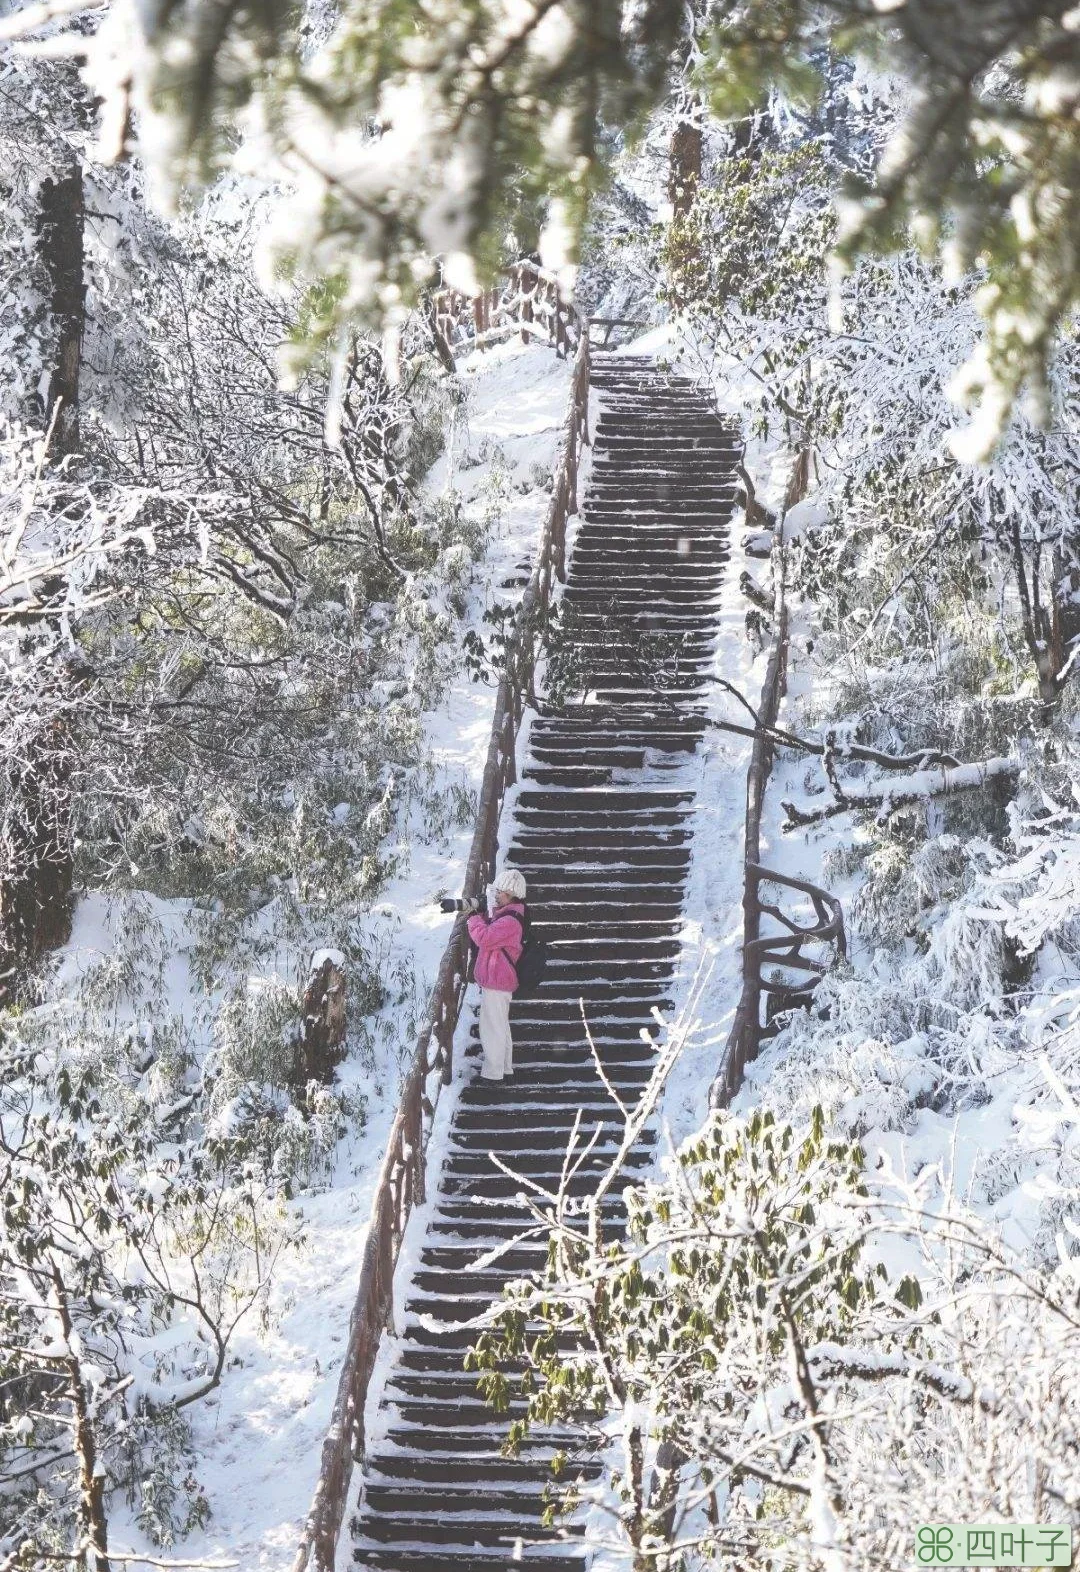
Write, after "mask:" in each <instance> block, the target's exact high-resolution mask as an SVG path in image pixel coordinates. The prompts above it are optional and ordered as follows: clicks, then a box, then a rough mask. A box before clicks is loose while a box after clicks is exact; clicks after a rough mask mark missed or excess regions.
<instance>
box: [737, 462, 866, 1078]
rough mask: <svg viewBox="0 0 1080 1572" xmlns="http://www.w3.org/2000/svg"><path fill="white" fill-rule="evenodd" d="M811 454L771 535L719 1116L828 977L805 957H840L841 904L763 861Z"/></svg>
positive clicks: (815, 961)
mask: <svg viewBox="0 0 1080 1572" xmlns="http://www.w3.org/2000/svg"><path fill="white" fill-rule="evenodd" d="M810 458H811V451H810V449H809V448H808V447H803V448H801V449H800V450H799V453H798V456H797V457H796V460H795V467H794V469H793V471H792V475H791V479H790V481H789V482H788V488H787V492H786V493H785V496H784V506H783V510H782V512H781V515H780V520H779V523H778V524H777V528H776V536H775V539H774V541H773V547H772V575H773V625H774V627H775V628H776V640H775V643H774V644H773V648H772V653H771V654H770V656H769V664H768V668H767V669H766V672H765V683H764V686H763V687H762V690H761V703H760V705H759V706H758V724H759V727H760V729H759V731H758V732H757V735H756V736H755V738H754V745H753V749H752V751H751V754H750V767H749V769H748V770H747V772H746V832H745V841H744V882H743V951H742V954H743V985H742V993H741V995H740V998H739V1003H738V1005H737V1007H736V1010H735V1020H734V1022H733V1024H732V1028H731V1032H730V1034H729V1036H728V1040H727V1044H726V1046H725V1048H724V1057H723V1059H722V1060H721V1063H720V1069H719V1070H718V1071H717V1074H716V1078H715V1080H714V1081H713V1083H712V1088H711V1090H710V1094H709V1101H710V1103H711V1104H712V1106H713V1107H714V1108H723V1107H726V1105H727V1104H728V1103H729V1102H730V1101H731V1099H732V1097H734V1095H735V1093H736V1092H737V1091H738V1089H739V1086H740V1084H741V1082H742V1077H743V1070H744V1069H745V1067H746V1065H747V1064H748V1063H749V1062H750V1061H751V1060H752V1059H753V1058H754V1056H755V1055H756V1053H757V1051H758V1049H759V1047H760V1046H761V1041H762V1038H763V1037H765V1036H766V1035H768V1034H769V1033H770V1031H772V1030H773V1028H772V1024H771V1023H772V1018H773V1016H774V1015H775V1014H776V1013H777V1011H778V1010H782V1009H785V1008H787V1009H791V1008H794V1007H795V1006H796V1005H798V1004H805V1003H806V1001H807V999H808V998H809V996H810V994H811V993H812V992H813V989H814V988H815V987H816V986H817V983H818V982H819V980H820V978H821V976H822V975H823V973H824V972H825V971H826V970H827V969H828V968H827V966H826V965H825V964H823V963H822V962H821V961H820V960H818V959H815V958H812V957H810V956H808V955H807V954H806V951H807V950H808V949H811V948H820V947H821V946H823V945H827V944H831V945H832V946H833V947H834V951H835V954H836V956H837V957H842V956H843V955H844V954H845V935H844V918H843V913H842V911H841V909H840V903H839V901H838V900H836V898H835V897H834V896H832V895H830V894H829V893H828V891H827V890H822V889H819V888H818V886H817V885H816V884H811V883H809V882H808V881H807V880H805V879H793V878H789V877H788V875H786V874H782V873H776V872H775V871H773V870H770V869H768V868H764V867H762V865H761V862H760V860H759V859H760V854H761V810H762V806H763V804H764V800H765V786H766V783H767V782H768V779H769V772H770V770H771V769H772V760H773V744H772V740H771V738H770V737H769V735H768V733H769V731H771V729H772V728H773V727H774V726H775V725H776V717H777V715H778V713H779V710H780V700H781V699H782V698H783V696H784V693H785V692H786V676H787V653H788V607H787V598H786V571H785V570H786V563H785V553H784V518H785V516H786V514H787V513H788V511H789V509H791V508H793V507H794V506H795V504H796V503H797V502H800V501H801V500H802V498H803V497H804V496H805V495H806V490H807V486H808V484H809V480H810ZM765 883H769V884H775V885H780V886H783V887H784V888H787V889H792V890H797V891H799V892H800V893H801V894H802V895H805V896H809V898H810V900H811V903H812V905H813V908H814V920H813V922H812V923H811V924H810V925H809V926H808V927H803V926H802V925H800V924H798V923H797V922H795V921H793V920H792V919H791V918H790V917H787V916H785V915H784V913H783V912H781V910H780V908H779V906H778V905H776V904H775V903H769V902H763V901H762V898H761V886H762V884H765ZM763 916H768V917H770V918H771V919H773V920H774V921H776V922H779V924H780V925H781V927H782V928H785V929H786V930H787V932H786V933H784V934H780V935H765V936H764V937H763V936H762V933H761V919H762V917H763ZM769 961H771V962H772V963H773V964H774V965H775V966H776V967H777V968H778V970H777V971H776V972H775V973H773V974H771V975H764V974H763V972H762V964H763V963H766V962H769ZM788 970H794V971H798V972H802V973H803V974H805V975H804V980H803V981H802V982H800V983H792V982H790V981H789V980H788V979H787V978H786V977H785V976H784V973H785V972H786V971H788ZM763 994H764V995H765V996H766V997H767V1000H768V1001H769V1004H768V1008H767V1016H766V1020H765V1021H764V1022H763V1021H762V1019H761V1000H762V995H763Z"/></svg>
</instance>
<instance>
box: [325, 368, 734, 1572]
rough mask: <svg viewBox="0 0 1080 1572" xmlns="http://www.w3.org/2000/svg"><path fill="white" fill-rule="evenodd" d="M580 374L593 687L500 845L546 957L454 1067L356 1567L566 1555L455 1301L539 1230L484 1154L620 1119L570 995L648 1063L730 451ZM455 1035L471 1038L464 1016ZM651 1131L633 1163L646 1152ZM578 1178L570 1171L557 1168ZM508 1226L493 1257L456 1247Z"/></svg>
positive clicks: (654, 400)
mask: <svg viewBox="0 0 1080 1572" xmlns="http://www.w3.org/2000/svg"><path fill="white" fill-rule="evenodd" d="M594 382H595V384H596V385H597V386H598V387H599V388H600V390H601V392H602V395H603V402H602V406H601V416H600V420H599V423H598V427H597V433H596V447H595V462H594V466H593V470H592V476H591V481H590V484H589V488H588V492H587V495H586V499H585V507H584V521H583V523H582V525H581V527H580V529H579V532H578V535H577V539H576V542H575V546H574V554H573V559H572V563H571V567H570V575H569V582H568V585H567V588H566V592H565V593H566V602H567V604H568V605H570V606H573V608H574V612H575V616H576V618H577V619H578V627H579V628H580V633H579V635H578V637H579V639H580V648H581V654H582V659H583V661H584V663H585V667H586V670H587V672H588V685H589V687H590V689H591V695H592V698H593V699H594V700H595V702H592V703H590V704H589V705H587V706H585V707H582V706H574V707H570V708H568V709H565V710H562V711H560V712H559V713H557V714H554V715H550V716H546V717H544V718H542V719H538V720H537V721H535V723H534V724H533V726H532V730H531V735H530V750H529V756H528V759H527V762H526V764H525V767H524V769H523V771H522V784H521V789H520V790H519V792H518V795H517V802H516V811H515V818H514V826H513V834H512V838H511V841H510V850H509V853H508V861H509V862H510V863H511V864H513V865H515V866H517V867H519V868H520V869H521V870H522V871H523V872H524V874H525V876H526V878H527V880H528V883H529V899H530V904H531V909H532V913H533V919H534V922H535V924H536V926H537V928H538V930H540V931H542V932H543V933H544V935H545V937H546V939H547V941H548V943H549V947H550V954H551V964H550V968H549V973H548V976H547V977H546V978H545V980H544V983H543V984H542V985H541V989H540V993H539V997H537V998H536V999H535V1000H532V1001H528V1000H522V1001H520V1002H517V1003H515V1005H514V1007H513V1012H512V1020H513V1025H514V1040H515V1075H514V1078H513V1082H512V1084H507V1085H506V1086H504V1087H503V1088H500V1089H499V1090H498V1092H497V1093H496V1094H494V1095H493V1094H492V1092H491V1091H490V1089H487V1088H481V1087H479V1086H478V1085H477V1084H476V1083H475V1082H473V1081H469V1082H468V1083H467V1084H466V1086H465V1087H464V1089H463V1091H462V1094H461V1097H460V1099H459V1101H458V1103H457V1105H456V1107H455V1109H454V1112H453V1115H452V1119H451V1123H450V1127H449V1130H448V1133H447V1138H446V1142H445V1147H444V1151H445V1157H444V1161H443V1164H442V1170H441V1172H439V1173H432V1174H431V1175H430V1178H429V1184H430V1188H431V1191H432V1192H433V1193H432V1199H431V1205H430V1206H429V1207H428V1208H427V1209H426V1213H425V1215H426V1219H427V1230H426V1233H425V1235H424V1239H423V1242H422V1243H421V1245H420V1246H419V1248H418V1250H417V1252H416V1270H415V1273H414V1275H413V1278H412V1280H411V1283H410V1285H409V1287H408V1289H407V1290H406V1292H405V1296H404V1315H403V1316H402V1317H401V1318H400V1320H399V1324H398V1333H399V1336H398V1337H397V1339H395V1340H394V1341H393V1342H392V1343H390V1345H389V1350H388V1353H389V1369H388V1374H387V1379H386V1381H385V1384H384V1387H383V1391H382V1401H381V1407H380V1410H379V1412H378V1414H375V1415H372V1416H370V1418H369V1425H368V1434H369V1437H370V1446H369V1456H368V1460H367V1467H366V1470H365V1473H364V1480H363V1494H362V1498H361V1503H360V1510H359V1513H358V1515H357V1517H356V1518H355V1519H354V1525H353V1529H354V1538H353V1542H352V1545H351V1547H350V1548H351V1550H352V1553H353V1555H354V1557H355V1560H356V1562H357V1563H359V1564H360V1565H363V1566H368V1567H377V1568H385V1569H394V1572H501V1569H502V1568H504V1567H509V1566H510V1564H511V1562H512V1561H513V1560H515V1555H514V1551H515V1544H516V1542H517V1541H521V1542H522V1544H523V1546H524V1557H525V1559H526V1560H527V1561H529V1560H534V1559H536V1560H540V1559H542V1560H543V1562H544V1566H545V1568H547V1569H549V1572H556V1569H559V1572H576V1569H577V1568H579V1567H580V1566H581V1565H582V1563H583V1551H582V1550H581V1549H580V1548H579V1547H578V1546H577V1545H575V1544H574V1543H573V1530H572V1527H571V1535H570V1541H569V1542H566V1541H565V1540H560V1538H559V1537H558V1536H557V1533H556V1531H555V1530H547V1529H545V1528H543V1527H542V1525H541V1521H540V1519H541V1513H542V1510H543V1486H544V1483H545V1479H546V1477H547V1470H546V1466H545V1459H546V1457H547V1456H548V1455H549V1454H550V1452H551V1450H552V1448H553V1447H554V1446H556V1445H558V1444H559V1442H560V1440H561V1439H562V1438H561V1437H559V1436H558V1435H555V1434H552V1433H543V1432H535V1433H534V1434H533V1435H532V1436H530V1438H529V1441H528V1443H527V1444H526V1446H525V1447H524V1448H523V1450H522V1455H521V1458H520V1459H518V1460H510V1459H504V1458H500V1457H499V1455H498V1454H499V1448H500V1446H501V1444H502V1441H503V1439H504V1436H505V1431H506V1419H505V1418H498V1417H496V1416H494V1415H493V1414H492V1413H491V1411H490V1410H489V1409H487V1408H486V1406H485V1405H484V1403H483V1402H482V1401H481V1400H480V1398H479V1397H478V1395H477V1392H476V1378H475V1376H473V1375H470V1374H466V1373H465V1372H464V1371H463V1369H462V1360H463V1355H464V1353H465V1350H466V1349H467V1348H468V1347H469V1346H470V1344H471V1343H472V1342H473V1341H474V1340H475V1336H476V1333H475V1331H474V1330H473V1329H471V1328H469V1327H467V1326H464V1325H463V1324H462V1323H463V1322H465V1321H467V1320H468V1319H469V1318H471V1317H474V1316H476V1315H478V1314H479V1313H480V1312H482V1310H483V1309H484V1308H485V1307H486V1306H487V1305H488V1304H489V1303H490V1302H491V1301H492V1299H494V1298H497V1297H498V1296H499V1294H500V1292H501V1289H502V1286H503V1283H504V1282H505V1281H506V1279H507V1278H508V1277H509V1276H511V1275H516V1274H518V1273H520V1272H527V1271H529V1270H531V1269H534V1268H536V1267H537V1266H539V1265H540V1264H542V1261H543V1256H544V1252H545V1249H546V1241H544V1240H543V1239H537V1238H536V1237H535V1236H533V1237H532V1238H530V1239H529V1240H527V1241H526V1240H520V1241H517V1242H513V1241H515V1240H516V1236H518V1235H519V1234H520V1233H521V1231H522V1229H523V1227H524V1226H525V1218H526V1214H525V1212H524V1210H523V1208H522V1207H521V1205H520V1203H519V1202H518V1201H517V1200H516V1194H517V1192H518V1190H519V1189H520V1188H521V1187H520V1185H519V1184H518V1183H517V1182H516V1181H515V1180H514V1179H511V1178H509V1177H507V1176H506V1175H505V1174H504V1173H502V1172H501V1171H500V1170H499V1169H498V1168H497V1167H496V1166H495V1164H494V1163H493V1162H492V1160H491V1156H490V1155H489V1154H491V1153H496V1154H498V1155H499V1157H500V1158H501V1159H502V1160H503V1161H504V1162H506V1163H507V1164H508V1165H509V1166H510V1167H511V1168H513V1169H514V1170H515V1171H516V1172H519V1173H523V1174H528V1175H529V1177H530V1178H532V1179H534V1180H537V1181H539V1182H542V1183H544V1184H547V1185H554V1184H555V1183H556V1181H557V1175H558V1172H559V1169H560V1166H561V1163H562V1157H563V1153H564V1151H565V1145H566V1139H567V1136H568V1134H569V1131H570V1127H571V1124H572V1121H573V1118H574V1115H575V1113H576V1111H577V1110H578V1109H579V1108H582V1109H584V1110H585V1113H586V1116H587V1124H588V1126H589V1127H590V1128H592V1127H599V1128H600V1130H601V1131H602V1134H601V1137H600V1143H599V1145H598V1148H597V1152H596V1156H595V1161H594V1163H593V1165H592V1167H593V1170H594V1171H595V1169H596V1168H597V1167H598V1166H599V1165H600V1164H601V1163H602V1162H603V1161H604V1159H605V1158H606V1157H607V1156H608V1155H609V1154H610V1152H611V1151H612V1149H613V1143H614V1141H615V1139H616V1136H617V1133H618V1131H619V1129H621V1126H618V1125H617V1119H616V1115H615V1110H614V1108H613V1104H612V1102H611V1100H610V1098H609V1097H608V1095H607V1093H606V1092H605V1090H604V1088H603V1086H602V1084H601V1081H600V1078H599V1076H598V1075H597V1073H596V1071H595V1067H594V1066H593V1064H592V1061H591V1057H590V1053H589V1049H588V1046H587V1044H586V1040H585V1034H584V1030H583V1028H582V1024H581V1016H580V1008H579V1003H578V1001H579V1000H584V1001H585V1008H586V1011H587V1013H588V1017H589V1021H590V1026H591V1029H592V1031H593V1035H594V1038H595V1040H596V1042H597V1045H598V1048H599V1052H600V1054H601V1056H602V1059H603V1061H604V1066H605V1071H606V1074H607V1075H608V1076H609V1078H610V1080H611V1082H612V1084H613V1085H614V1086H615V1087H616V1089H618V1090H619V1091H620V1092H621V1093H624V1094H629V1095H631V1096H632V1095H633V1094H634V1093H635V1092H636V1091H637V1090H638V1089H639V1088H640V1087H642V1086H643V1084H644V1083H645V1081H646V1080H647V1078H648V1076H649V1073H650V1069H651V1056H652V1054H651V1049H650V1047H649V1046H648V1044H646V1043H644V1042H643V1041H642V1039H641V1033H642V1029H643V1028H645V1027H647V1026H649V1025H650V1024H651V1018H652V1011H653V1009H654V1008H656V1007H659V1008H661V1009H667V1008H668V1007H670V1005H671V1002H672V997H671V996H672V987H673V978H674V972H675V967H676V963H677V961H678V957H679V953H680V944H679V930H680V925H681V920H682V910H683V904H684V896H685V883H686V878H687V872H688V868H689V863H690V840H691V834H692V830H691V816H692V813H693V799H694V793H693V785H692V781H691V780H690V779H689V778H688V776H689V773H690V772H689V771H688V769H687V765H688V763H689V761H690V758H691V756H692V755H693V752H694V750H695V748H696V746H697V744H698V742H699V740H700V738H701V736H702V735H703V732H704V729H705V719H704V710H703V708H702V701H703V697H704V694H705V691H706V688H707V685H708V681H709V671H710V668H711V664H712V660H713V645H714V642H715V634H716V604H715V603H716V596H717V592H718V591H719V588H720V585H721V581H722V578H723V574H724V564H725V563H726V561H727V558H728V555H729V544H728V524H727V520H728V517H729V514H730V511H731V506H732V497H733V491H734V476H733V465H734V463H735V458H736V453H737V445H736V441H735V438H734V437H733V436H732V434H731V433H730V432H729V431H727V430H725V428H724V427H723V426H722V425H721V423H720V422H719V420H718V419H717V417H716V415H715V413H714V412H713V409H712V406H711V404H710V403H709V402H708V401H707V400H706V399H705V398H704V397H703V396H702V395H700V394H699V393H698V392H697V391H696V390H695V389H694V388H693V386H692V385H691V384H690V383H688V382H684V381H678V380H675V381H673V380H671V379H669V378H667V377H663V376H661V375H660V374H659V373H657V372H656V371H655V369H654V368H653V366H652V364H651V362H647V361H634V360H630V359H627V358H622V357H619V358H616V357H614V356H613V357H610V358H601V357H598V365H597V368H596V372H595V376H594ZM631 628H633V630H634V631H632V632H630V633H629V638H628V636H627V635H628V631H629V629H631ZM643 629H647V630H649V632H650V633H656V634H657V635H661V636H663V637H664V638H665V639H669V638H672V637H673V638H675V639H677V640H678V642H679V655H678V660H677V661H671V660H670V654H671V651H670V649H668V650H667V651H666V654H667V656H668V657H669V658H668V660H667V662H666V664H665V665H664V667H663V668H662V675H661V676H660V678H659V681H658V680H657V677H656V675H655V672H643V671H642V669H641V663H640V650H639V652H638V655H636V656H635V655H634V654H633V652H632V645H633V644H634V643H635V642H636V639H637V636H638V635H639V634H640V632H641V631H642V630H643ZM657 685H658V686H659V687H660V688H662V689H663V690H664V691H663V693H662V694H658V693H657V692H656V691H655V688H656V686H657ZM470 1039H471V1040H470V1044H469V1047H468V1049H467V1050H466V1051H467V1054H468V1055H469V1056H471V1057H473V1058H475V1055H476V1054H477V1052H478V1045H477V1043H476V1026H475V1018H474V1019H473V1024H472V1027H471V1033H470ZM655 1139H656V1137H655V1132H650V1133H649V1135H648V1137H647V1138H646V1139H645V1140H643V1142H642V1144H641V1148H640V1150H639V1151H637V1152H635V1153H634V1154H633V1155H632V1158H631V1161H630V1165H629V1166H630V1168H631V1169H635V1168H637V1169H640V1168H643V1167H644V1166H646V1165H647V1164H649V1163H650V1162H651V1160H652V1150H653V1146H654V1143H655ZM588 1182H589V1174H588V1172H586V1173H585V1174H583V1176H582V1179H581V1180H580V1181H575V1185H576V1186H577V1188H581V1187H582V1186H583V1185H585V1184H587V1183H588ZM619 1204H620V1203H619V1201H618V1199H617V1198H615V1199H614V1200H613V1203H612V1205H613V1209H617V1208H618V1206H619ZM504 1242H505V1243H507V1244H509V1245H510V1248H508V1249H507V1250H506V1252H505V1253H504V1254H503V1255H501V1256H500V1258H499V1259H498V1261H497V1262H496V1263H495V1264H491V1263H490V1262H489V1263H488V1264H486V1265H480V1266H477V1265H475V1264H474V1263H476V1262H477V1260H478V1258H479V1257H481V1256H482V1255H483V1254H485V1253H486V1252H489V1251H490V1250H491V1249H492V1247H494V1246H497V1245H499V1244H501V1243H504ZM511 1412H513V1408H512V1410H511ZM598 1466H599V1465H598V1464H596V1463H595V1462H591V1463H583V1464H581V1467H582V1469H583V1470H584V1471H585V1472H589V1471H590V1470H591V1471H593V1472H595V1471H596V1470H597V1469H598ZM347 1556H348V1551H347V1550H346V1551H345V1553H344V1554H343V1556H342V1564H343V1565H344V1564H346V1561H347Z"/></svg>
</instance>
